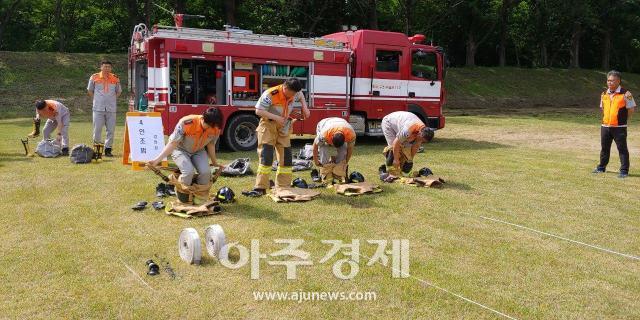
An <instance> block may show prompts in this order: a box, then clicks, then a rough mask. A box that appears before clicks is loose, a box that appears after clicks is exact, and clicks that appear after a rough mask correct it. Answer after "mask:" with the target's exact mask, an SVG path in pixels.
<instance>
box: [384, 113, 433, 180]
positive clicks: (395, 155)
mask: <svg viewBox="0 0 640 320" xmlns="http://www.w3.org/2000/svg"><path fill="white" fill-rule="evenodd" d="M382 133H383V134H384V138H385V139H386V140H387V147H386V148H385V149H384V151H383V154H384V156H385V158H386V162H385V164H386V170H388V171H389V173H390V174H392V175H395V176H399V175H400V174H401V172H402V173H404V174H410V173H411V171H412V170H413V157H415V155H416V153H417V152H418V149H419V148H420V146H421V145H422V143H423V142H429V141H431V139H433V134H434V132H433V129H431V128H427V126H425V125H424V123H423V122H422V120H420V118H418V116H416V115H415V114H413V113H411V112H406V111H396V112H392V113H390V114H388V115H386V116H385V117H384V118H382ZM382 169H384V168H381V170H382Z"/></svg>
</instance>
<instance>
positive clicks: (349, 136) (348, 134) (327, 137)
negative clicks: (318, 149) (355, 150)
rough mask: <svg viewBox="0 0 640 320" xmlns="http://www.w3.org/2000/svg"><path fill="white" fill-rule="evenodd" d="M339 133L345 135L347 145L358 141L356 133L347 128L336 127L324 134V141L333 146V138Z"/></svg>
mask: <svg viewBox="0 0 640 320" xmlns="http://www.w3.org/2000/svg"><path fill="white" fill-rule="evenodd" d="M338 132H340V133H342V134H343V135H344V142H346V143H349V142H353V141H354V140H355V139H356V133H355V132H353V130H351V129H349V128H345V127H335V128H330V129H328V130H327V131H326V132H325V133H324V141H326V143H328V144H332V142H333V136H334V135H335V134H336V133H338Z"/></svg>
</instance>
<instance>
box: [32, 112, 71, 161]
mask: <svg viewBox="0 0 640 320" xmlns="http://www.w3.org/2000/svg"><path fill="white" fill-rule="evenodd" d="M70 117H71V114H70V113H69V109H68V108H67V107H65V105H64V104H62V103H60V102H58V101H55V100H38V101H36V117H35V118H33V131H32V132H31V133H30V134H29V138H35V137H37V136H39V135H40V119H41V118H46V119H47V122H46V123H45V124H44V130H43V134H44V138H45V139H47V140H48V139H50V138H51V132H52V131H53V129H58V136H57V137H56V142H58V143H60V145H61V147H62V155H63V156H68V155H69V121H70Z"/></svg>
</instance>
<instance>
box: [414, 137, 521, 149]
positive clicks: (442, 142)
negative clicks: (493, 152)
mask: <svg viewBox="0 0 640 320" xmlns="http://www.w3.org/2000/svg"><path fill="white" fill-rule="evenodd" d="M499 148H511V146H508V145H505V144H500V143H495V142H489V141H481V140H473V139H463V138H440V139H435V140H433V142H431V143H429V144H427V145H425V152H429V151H452V150H487V149H499Z"/></svg>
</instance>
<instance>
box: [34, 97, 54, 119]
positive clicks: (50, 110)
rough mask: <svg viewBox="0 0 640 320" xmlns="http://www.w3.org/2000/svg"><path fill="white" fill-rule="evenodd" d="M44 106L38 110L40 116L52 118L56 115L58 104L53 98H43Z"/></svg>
mask: <svg viewBox="0 0 640 320" xmlns="http://www.w3.org/2000/svg"><path fill="white" fill-rule="evenodd" d="M44 102H45V104H46V106H45V107H44V108H43V109H42V110H38V114H39V115H40V116H41V117H45V118H47V119H53V118H55V117H56V116H57V115H58V104H57V103H56V101H53V100H45V101H44Z"/></svg>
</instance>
